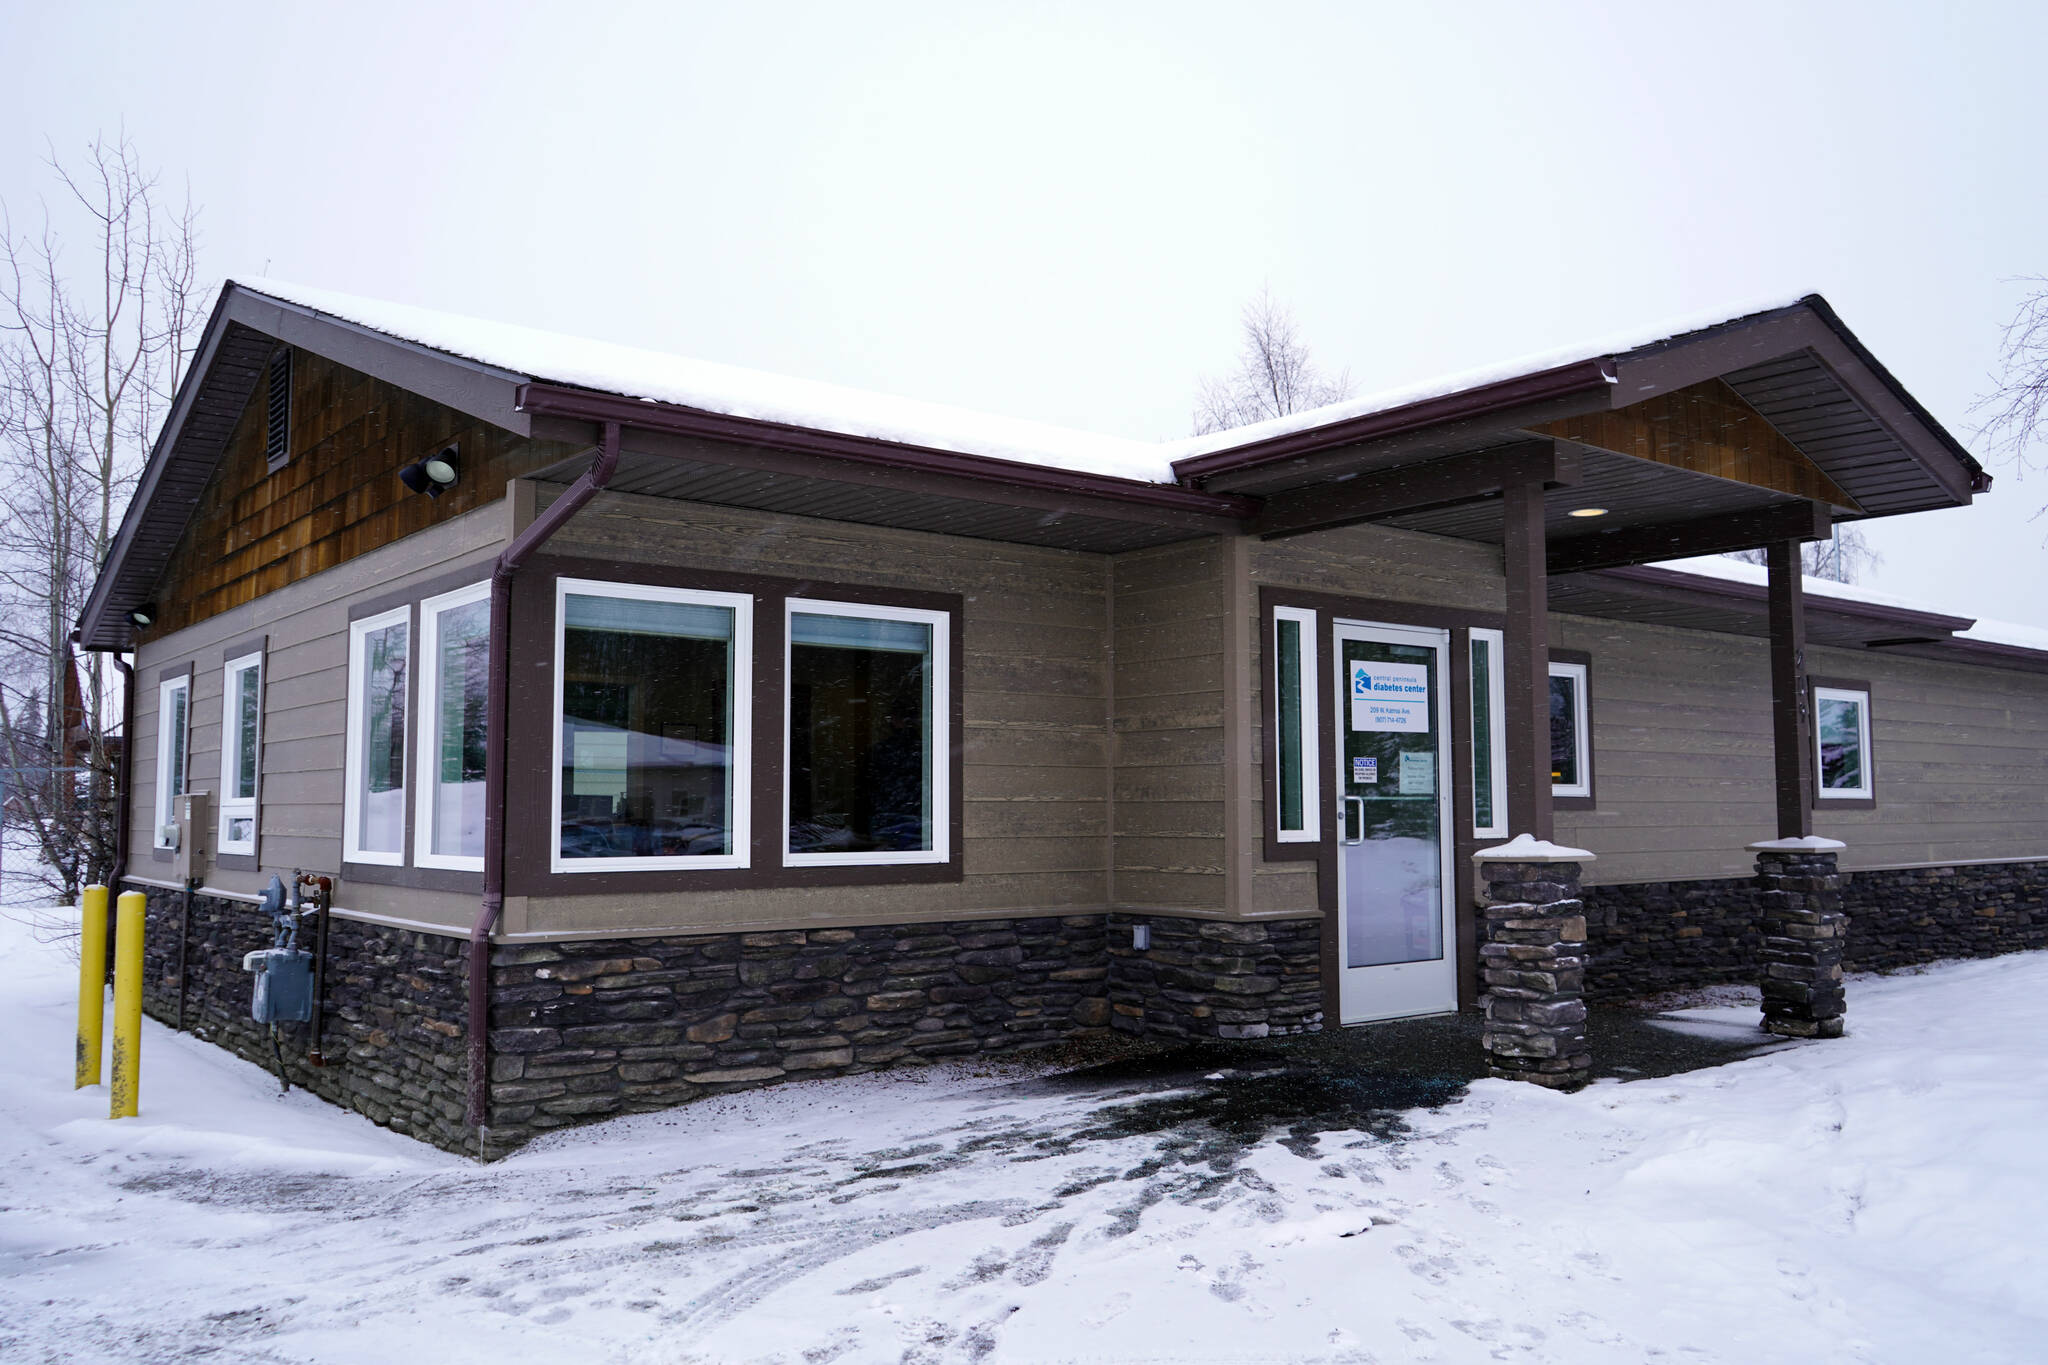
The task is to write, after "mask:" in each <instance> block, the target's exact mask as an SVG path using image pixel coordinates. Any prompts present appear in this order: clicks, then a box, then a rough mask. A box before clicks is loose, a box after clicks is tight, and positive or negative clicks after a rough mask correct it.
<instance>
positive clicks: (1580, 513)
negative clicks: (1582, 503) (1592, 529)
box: [1571, 507, 1607, 517]
mask: <svg viewBox="0 0 2048 1365" xmlns="http://www.w3.org/2000/svg"><path fill="white" fill-rule="evenodd" d="M1571 514H1572V515H1573V516H1575V517H1604V516H1606V515H1607V509H1606V508H1605V507H1574V508H1573V509H1572V511H1571Z"/></svg>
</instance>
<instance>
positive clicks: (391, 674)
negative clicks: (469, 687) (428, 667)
mask: <svg viewBox="0 0 2048 1365" xmlns="http://www.w3.org/2000/svg"><path fill="white" fill-rule="evenodd" d="M411 615H412V611H411V608H409V607H399V608H397V609H396V610H394V611H387V612H385V613H383V614H382V615H379V616H371V617H366V618H365V619H363V620H360V621H355V622H352V623H351V624H350V626H349V635H348V757H347V763H348V770H347V774H346V779H345V780H346V782H347V786H346V787H345V788H344V790H343V800H342V854H341V856H342V857H343V858H344V859H346V860H347V861H349V862H356V863H382V864H385V865H387V866H393V867H395V866H398V865H399V864H401V863H403V862H404V861H405V715H406V703H407V688H408V687H409V686H410V681H411V680H410V678H409V676H408V673H407V668H408V664H409V663H410V653H411V651H410V646H411V629H410V620H411Z"/></svg>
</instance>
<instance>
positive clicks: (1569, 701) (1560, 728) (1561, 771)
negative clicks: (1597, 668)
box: [1550, 663, 1593, 797]
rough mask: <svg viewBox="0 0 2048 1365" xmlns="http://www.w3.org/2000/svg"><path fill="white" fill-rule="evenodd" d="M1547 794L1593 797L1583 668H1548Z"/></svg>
mask: <svg viewBox="0 0 2048 1365" xmlns="http://www.w3.org/2000/svg"><path fill="white" fill-rule="evenodd" d="M1550 794H1551V795H1552V796H1585V797H1590V796H1591V795H1592V794H1593V748H1592V735H1591V731H1590V729H1589V727H1588V726H1587V723H1586V666H1585V665H1584V664H1560V663H1553V664H1552V665H1550Z"/></svg>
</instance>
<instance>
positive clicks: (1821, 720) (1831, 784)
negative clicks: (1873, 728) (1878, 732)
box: [1813, 686, 1875, 801]
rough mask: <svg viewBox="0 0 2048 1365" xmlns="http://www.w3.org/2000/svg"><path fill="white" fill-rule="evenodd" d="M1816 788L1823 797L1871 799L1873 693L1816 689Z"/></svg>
mask: <svg viewBox="0 0 2048 1365" xmlns="http://www.w3.org/2000/svg"><path fill="white" fill-rule="evenodd" d="M1813 744H1814V777H1815V784H1814V785H1815V790H1816V792H1817V793H1818V794H1819V796H1820V799H1821V800H1823V801H1829V800H1833V801H1844V800H1850V801H1868V800H1871V799H1872V797H1873V794H1874V792H1875V784H1874V781H1873V777H1874V774H1873V773H1872V771H1871V755H1870V693H1868V692H1865V691H1863V690H1861V689H1860V688H1848V687H1820V686H1816V687H1815V688H1814V689H1813Z"/></svg>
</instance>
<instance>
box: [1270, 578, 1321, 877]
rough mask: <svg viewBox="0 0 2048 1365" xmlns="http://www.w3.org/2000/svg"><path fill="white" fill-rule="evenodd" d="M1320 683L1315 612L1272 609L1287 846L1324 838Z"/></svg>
mask: <svg viewBox="0 0 2048 1365" xmlns="http://www.w3.org/2000/svg"><path fill="white" fill-rule="evenodd" d="M1321 681H1322V675H1321V674H1320V673H1318V672H1317V671H1316V614H1315V612H1314V611H1313V610H1312V609H1310V608H1307V607H1275V608H1273V722H1272V723H1273V807H1274V816H1273V818H1274V837H1275V838H1277V839H1278V840H1279V841H1280V842H1281V843H1283V844H1312V843H1315V842H1316V841H1317V840H1319V839H1321V838H1322V837H1323V821H1322V784H1321V783H1320V782H1319V781H1318V776H1319V773H1320V769H1321V764H1320V762H1319V760H1318V759H1317V757H1316V754H1317V750H1318V748H1319V739H1320V736H1321V731H1320V729H1319V728H1318V723H1319V717H1320V712H1319V711H1318V710H1317V706H1316V702H1317V698H1318V696H1319V694H1320V692H1321Z"/></svg>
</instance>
